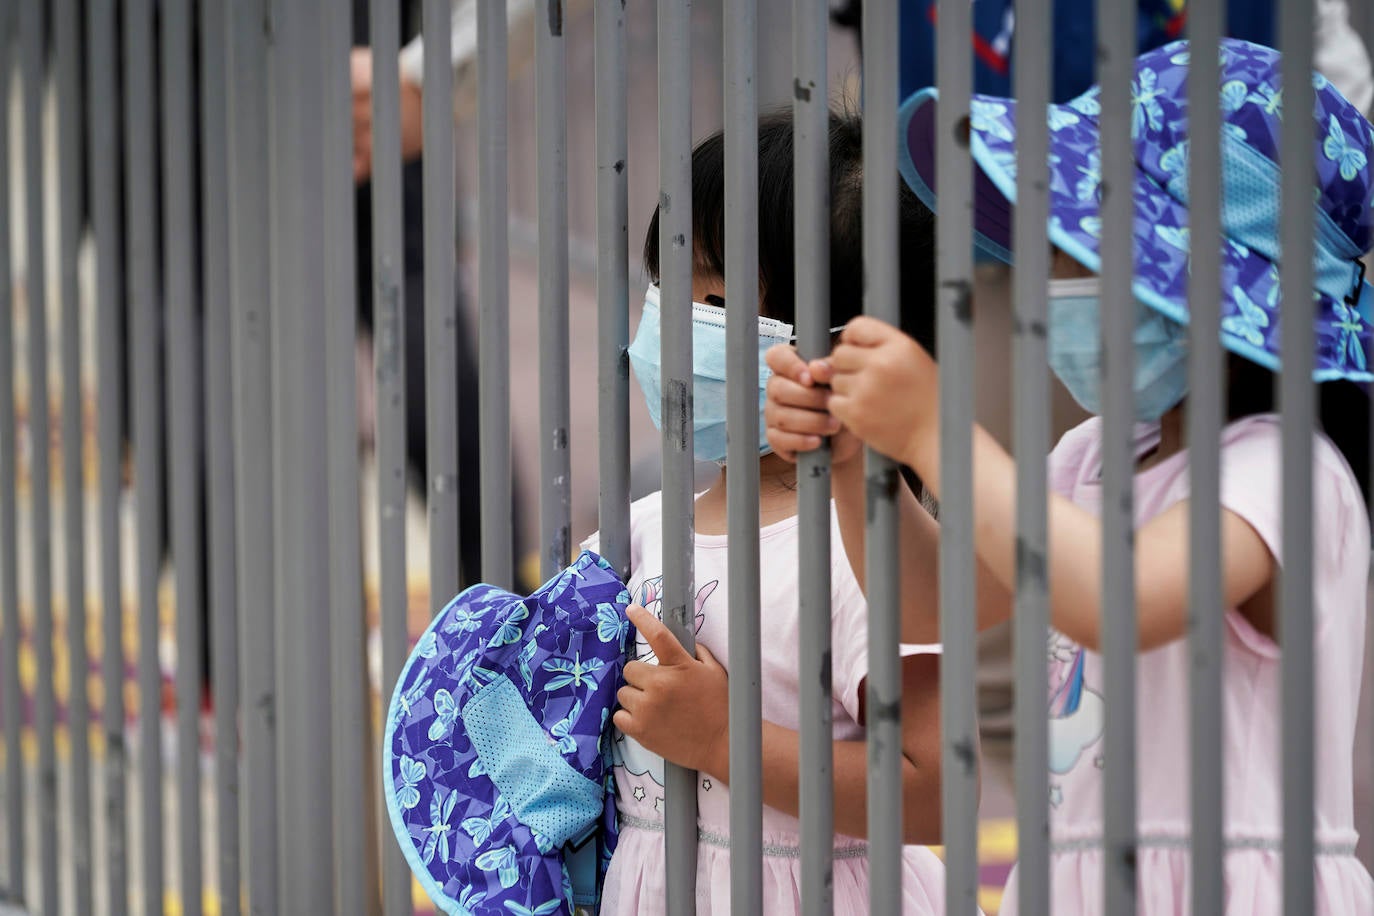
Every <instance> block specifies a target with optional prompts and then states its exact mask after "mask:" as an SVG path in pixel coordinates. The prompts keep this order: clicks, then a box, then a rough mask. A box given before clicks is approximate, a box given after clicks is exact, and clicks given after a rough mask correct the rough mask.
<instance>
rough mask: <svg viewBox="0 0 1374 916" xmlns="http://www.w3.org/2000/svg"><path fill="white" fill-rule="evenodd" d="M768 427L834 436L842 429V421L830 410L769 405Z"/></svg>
mask: <svg viewBox="0 0 1374 916" xmlns="http://www.w3.org/2000/svg"><path fill="white" fill-rule="evenodd" d="M768 428H769V429H777V430H780V431H782V432H785V433H797V434H799V435H803V436H833V435H834V434H835V433H837V432H839V431H840V421H839V420H836V419H835V418H834V417H832V416H831V415H830V413H829V411H826V412H824V413H823V412H821V411H819V410H800V409H798V408H796V407H780V406H777V405H769V407H768Z"/></svg>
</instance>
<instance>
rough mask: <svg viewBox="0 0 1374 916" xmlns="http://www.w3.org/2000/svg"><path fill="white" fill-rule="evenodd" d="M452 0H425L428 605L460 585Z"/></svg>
mask: <svg viewBox="0 0 1374 916" xmlns="http://www.w3.org/2000/svg"><path fill="white" fill-rule="evenodd" d="M451 16H452V5H451V4H450V3H449V0H425V4H424V31H425V34H424V41H425V91H424V95H423V99H424V109H425V110H424V134H425V137H424V145H425V148H424V159H423V163H424V165H423V169H424V184H425V204H424V232H425V387H426V388H427V389H428V391H427V392H426V395H427V396H426V398H425V404H426V405H427V406H428V411H429V415H428V416H427V417H426V422H427V423H428V427H429V428H428V430H427V432H426V434H425V442H426V443H427V448H428V456H427V458H426V463H427V465H428V469H429V475H428V476H429V481H428V486H429V606H430V611H431V612H432V613H434V614H438V613H439V611H441V610H442V609H443V607H444V604H445V603H446V602H447V601H448V600H449V599H450V598H452V597H453V596H454V595H456V594H457V593H458V588H459V585H458V580H459V575H458V573H459V562H458V559H459V552H458V538H459V529H458V411H459V410H460V409H461V408H460V407H459V405H458V385H457V378H458V320H459V318H458V300H457V299H456V298H455V297H454V288H453V280H454V274H453V271H454V258H455V256H456V249H455V247H454V243H455V236H454V228H455V226H456V225H457V223H456V200H455V198H454V192H455V187H454V171H453V62H452V60H451V57H452V55H451V54H450V53H449V47H450V45H451V44H452V40H453V38H452V35H453V28H452V24H451V22H450V19H451Z"/></svg>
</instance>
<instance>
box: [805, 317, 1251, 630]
mask: <svg viewBox="0 0 1374 916" xmlns="http://www.w3.org/2000/svg"><path fill="white" fill-rule="evenodd" d="M827 362H828V363H829V365H830V367H831V368H832V369H833V372H834V378H833V380H832V382H831V389H832V394H831V396H830V398H829V402H828V406H829V409H830V411H831V412H832V413H833V414H834V415H835V416H836V417H837V418H839V419H840V420H841V421H842V422H843V423H844V424H845V425H846V426H848V427H849V428H850V429H852V430H853V431H854V432H855V434H856V435H858V436H859V437H860V438H862V439H863V440H864V441H865V442H867V443H869V444H870V445H872V446H873V447H874V448H876V449H878V450H879V451H881V452H883V453H884V454H887V455H892V456H893V457H894V458H896V459H897V460H899V461H904V462H906V463H907V464H909V465H911V466H912V467H913V468H915V469H916V472H917V473H918V474H920V475H921V478H922V480H924V481H925V483H926V485H927V486H929V487H930V488H931V490H932V491H933V492H935V493H937V494H938V493H939V492H940V460H939V453H940V439H939V433H940V421H939V406H938V404H939V380H938V373H937V370H936V365H935V362H934V361H933V360H932V359H931V358H930V356H929V354H927V353H926V352H925V350H923V349H922V348H921V347H920V345H919V344H917V343H916V342H915V341H913V340H912V339H911V338H909V337H907V336H906V335H905V334H903V333H901V332H900V331H898V330H897V329H895V328H893V327H891V326H889V325H886V324H883V323H882V322H879V321H876V320H873V319H856V320H855V321H852V322H850V324H849V325H848V327H847V328H846V329H845V332H844V336H843V337H842V338H841V342H840V344H839V346H837V347H836V348H835V352H834V353H833V354H832V355H831V356H830V358H829V360H828V361H827ZM894 393H899V394H897V395H896V396H894ZM973 489H974V492H975V494H976V498H975V499H974V544H975V549H976V550H977V553H978V556H979V559H980V560H981V561H982V562H983V563H984V564H985V565H986V566H987V568H988V569H989V570H991V571H992V573H993V575H994V576H996V578H997V579H998V580H999V581H1000V582H1001V583H1002V584H1003V586H1004V587H1006V588H1008V589H1010V588H1012V587H1013V583H1014V582H1015V576H1016V559H1015V544H1016V468H1015V462H1014V461H1013V460H1012V458H1011V456H1010V455H1008V454H1007V453H1006V451H1004V450H1003V449H1002V447H1001V446H1000V445H998V444H997V442H996V441H995V440H994V439H993V438H992V437H991V436H990V435H988V434H987V433H986V432H985V431H984V430H982V429H981V428H979V427H977V426H975V427H974V428H973ZM1221 517H1222V532H1221V537H1222V565H1223V570H1222V582H1223V595H1224V600H1225V606H1226V607H1238V606H1240V605H1242V604H1244V603H1245V602H1246V601H1247V600H1248V599H1249V598H1251V597H1253V596H1255V595H1256V594H1258V593H1259V591H1260V590H1261V589H1263V588H1264V587H1265V586H1266V585H1267V584H1268V583H1269V582H1270V581H1271V580H1272V579H1273V576H1274V558H1273V556H1272V555H1271V554H1270V553H1269V549H1268V547H1267V546H1266V545H1265V543H1264V541H1263V540H1262V539H1261V538H1260V536H1259V535H1258V534H1257V533H1256V532H1255V530H1254V529H1253V528H1251V527H1250V525H1249V524H1247V523H1246V522H1245V521H1244V520H1243V519H1241V517H1240V516H1238V515H1236V514H1235V513H1233V512H1230V511H1228V510H1226V509H1224V508H1223V509H1222V512H1221ZM1048 525H1049V540H1050V556H1049V567H1048V568H1049V581H1050V599H1051V600H1050V613H1051V620H1052V622H1053V624H1054V626H1055V627H1056V628H1057V629H1058V630H1060V631H1061V632H1062V633H1064V634H1065V635H1066V636H1068V637H1069V638H1071V639H1073V640H1074V641H1075V642H1077V643H1079V644H1080V645H1082V646H1085V647H1087V648H1096V647H1097V646H1098V645H1099V644H1100V642H1101V622H1102V607H1101V600H1102V545H1101V539H1102V525H1101V522H1100V521H1099V520H1098V519H1097V518H1096V517H1095V516H1093V515H1092V514H1091V513H1089V512H1087V511H1085V510H1084V509H1082V508H1081V507H1079V506H1077V505H1075V504H1074V503H1072V502H1070V501H1069V500H1067V499H1064V498H1063V497H1061V496H1058V495H1056V494H1051V496H1050V499H1049V517H1048ZM1188 567H1189V551H1188V507H1187V502H1186V501H1184V502H1181V503H1179V504H1177V505H1174V506H1172V507H1171V508H1170V509H1168V510H1167V511H1165V512H1164V513H1162V514H1161V515H1159V516H1158V517H1157V518H1155V519H1153V520H1151V521H1150V522H1149V523H1147V524H1146V525H1144V526H1142V527H1141V528H1139V529H1138V530H1137V531H1136V532H1135V577H1136V582H1137V583H1140V584H1141V586H1142V587H1140V588H1138V589H1137V594H1136V599H1137V613H1138V626H1139V634H1138V635H1139V642H1140V648H1141V650H1142V651H1144V650H1148V649H1152V648H1155V647H1158V646H1160V645H1163V644H1164V643H1167V642H1170V641H1171V640H1174V639H1177V638H1179V637H1181V636H1183V635H1184V633H1186V632H1187V608H1188ZM1271 635H1272V634H1271Z"/></svg>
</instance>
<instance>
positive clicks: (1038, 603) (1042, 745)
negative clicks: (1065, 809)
mask: <svg viewBox="0 0 1374 916" xmlns="http://www.w3.org/2000/svg"><path fill="white" fill-rule="evenodd" d="M1016 12H1017V23H1016V38H1015V41H1016V45H1015V54H1016V74H1015V80H1016V84H1015V89H1014V93H1015V96H1016V99H1017V106H1018V109H1019V110H1020V111H1021V112H1023V113H1026V112H1029V114H1025V115H1024V116H1022V117H1019V118H1018V119H1017V131H1016V158H1017V161H1018V162H1019V163H1020V167H1019V168H1018V169H1017V174H1016V212H1015V214H1014V219H1015V224H1014V226H1013V233H1014V242H1015V254H1016V270H1015V272H1014V273H1013V275H1012V283H1013V295H1012V303H1013V309H1014V315H1015V320H1014V322H1013V325H1012V347H1013V352H1012V356H1013V362H1014V372H1013V375H1012V392H1013V393H1012V397H1013V401H1014V404H1013V410H1012V423H1013V435H1014V439H1015V442H1014V446H1015V454H1016V536H1017V545H1018V550H1017V557H1016V622H1015V625H1014V626H1015V629H1016V632H1015V638H1014V647H1013V652H1014V655H1015V669H1016V691H1015V695H1014V697H1015V698H1014V703H1015V713H1016V722H1015V727H1016V753H1015V767H1016V851H1017V857H1018V862H1017V894H1018V904H1019V907H1020V912H1022V913H1025V914H1027V916H1032V914H1038V916H1049V913H1050V912H1051V910H1050V800H1049V774H1048V772H1047V771H1046V762H1047V761H1048V760H1049V720H1048V719H1047V717H1046V715H1045V703H1044V699H1043V697H1044V692H1045V684H1046V683H1048V681H1049V665H1048V660H1047V659H1046V656H1045V637H1046V633H1047V632H1048V630H1049V623H1050V605H1049V578H1048V576H1047V574H1046V570H1047V569H1048V568H1049V565H1048V553H1049V532H1048V525H1047V522H1046V515H1047V511H1048V503H1047V502H1046V499H1047V490H1048V487H1047V482H1046V479H1045V456H1046V455H1048V454H1049V451H1050V386H1049V373H1048V372H1047V371H1046V368H1045V367H1046V359H1047V357H1046V347H1045V335H1046V329H1047V327H1048V322H1049V317H1048V301H1047V299H1048V297H1047V293H1048V287H1047V285H1046V283H1047V278H1048V277H1049V274H1050V264H1049V250H1048V248H1047V247H1046V245H1045V226H1046V224H1047V223H1048V221H1049V169H1048V167H1047V166H1043V165H1041V163H1044V162H1045V161H1046V155H1047V150H1048V146H1049V125H1048V122H1047V119H1046V118H1042V117H1038V114H1039V112H1042V111H1045V110H1046V106H1047V105H1048V104H1049V101H1050V54H1051V42H1052V37H1051V30H1050V23H1051V21H1052V18H1053V17H1052V16H1051V4H1050V3H1049V2H1048V0H1021V3H1020V5H1019V6H1018V8H1017V11H1016ZM1060 50H1064V49H1060ZM943 368H944V366H943V364H942V370H943Z"/></svg>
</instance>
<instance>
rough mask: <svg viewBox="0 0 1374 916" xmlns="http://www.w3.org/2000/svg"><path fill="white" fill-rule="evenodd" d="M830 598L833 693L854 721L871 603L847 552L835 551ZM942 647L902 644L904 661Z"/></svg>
mask: <svg viewBox="0 0 1374 916" xmlns="http://www.w3.org/2000/svg"><path fill="white" fill-rule="evenodd" d="M831 537H832V538H833V539H834V540H833V541H832V543H836V544H838V539H839V537H840V533H839V529H838V527H837V528H836V529H835V530H834V531H833V532H832V535H831ZM830 583H831V584H830V595H831V634H830V638H831V655H832V659H833V661H834V664H833V666H832V672H833V674H832V681H831V690H832V692H833V694H834V697H835V699H836V700H837V701H838V702H839V704H840V705H841V706H842V707H844V711H845V712H847V713H849V716H850V717H851V718H852V719H853V720H854V721H855V722H862V721H863V720H862V719H861V718H860V716H859V697H860V693H859V691H860V690H861V689H862V688H863V682H864V678H866V677H868V601H867V600H866V599H865V598H864V594H863V591H862V590H861V589H860V588H859V582H858V580H857V579H856V578H855V577H854V571H853V570H852V569H851V568H850V566H849V560H848V558H847V557H846V556H845V554H844V550H843V549H842V548H841V549H838V550H834V551H833V552H832V562H831V567H830ZM940 651H941V650H940V646H939V644H932V645H915V644H912V643H902V644H901V654H902V657H903V658H910V657H912V656H914V655H939V654H940Z"/></svg>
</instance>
